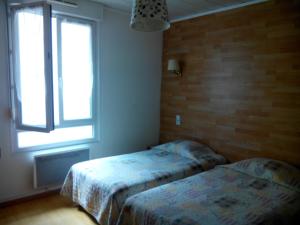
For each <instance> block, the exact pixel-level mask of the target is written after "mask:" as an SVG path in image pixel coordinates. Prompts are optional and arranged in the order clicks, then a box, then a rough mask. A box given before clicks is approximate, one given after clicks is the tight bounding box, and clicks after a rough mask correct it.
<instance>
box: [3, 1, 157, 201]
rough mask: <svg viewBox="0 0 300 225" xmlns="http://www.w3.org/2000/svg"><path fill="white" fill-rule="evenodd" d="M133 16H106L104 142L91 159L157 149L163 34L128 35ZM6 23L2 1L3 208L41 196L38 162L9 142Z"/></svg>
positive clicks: (101, 82)
mask: <svg viewBox="0 0 300 225" xmlns="http://www.w3.org/2000/svg"><path fill="white" fill-rule="evenodd" d="M128 24H129V16H128V15H124V14H120V13H117V12H114V11H110V10H104V18H103V21H102V22H101V24H100V43H99V46H100V53H101V55H100V60H99V61H100V77H99V84H98V85H99V87H100V90H99V91H100V94H99V98H98V100H97V104H98V107H97V108H98V114H99V117H100V141H99V143H95V144H92V145H91V149H92V151H91V156H92V158H97V157H103V156H109V155H116V154H121V153H127V152H133V151H137V150H141V149H145V148H146V147H147V146H149V145H152V144H157V143H158V138H159V113H160V108H159V107H160V82H161V55H162V34H161V33H156V34H154V33H146V34H145V33H138V32H134V31H131V30H130V29H129V26H128ZM7 65H8V56H7V34H6V18H5V8H4V4H3V0H0V148H1V149H2V151H1V158H0V202H3V201H6V200H10V199H14V198H18V197H23V196H26V195H31V194H34V193H36V192H37V191H36V190H33V189H32V169H33V156H34V155H35V154H38V153H41V152H13V151H12V149H11V141H10V129H9V127H10V120H9V117H8V115H7V114H8V110H9V89H8V84H9V82H8V79H9V77H8V66H7Z"/></svg>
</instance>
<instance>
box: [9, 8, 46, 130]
mask: <svg viewBox="0 0 300 225" xmlns="http://www.w3.org/2000/svg"><path fill="white" fill-rule="evenodd" d="M42 13H43V9H42V8H41V7H38V8H34V9H22V10H19V11H17V12H16V17H15V18H16V23H17V27H16V32H17V34H18V40H17V43H16V44H17V45H16V46H18V47H19V48H18V50H17V52H18V53H19V54H18V55H17V57H18V61H19V63H18V61H17V64H18V65H19V77H16V80H17V83H18V84H19V85H18V86H19V89H18V99H19V101H20V102H21V103H22V106H21V111H22V124H24V125H29V126H41V127H46V99H45V97H46V96H45V73H44V26H43V16H42Z"/></svg>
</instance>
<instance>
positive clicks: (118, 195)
mask: <svg viewBox="0 0 300 225" xmlns="http://www.w3.org/2000/svg"><path fill="white" fill-rule="evenodd" d="M220 159H224V158H223V157H221V156H220V155H216V154H210V155H203V156H201V157H200V158H199V159H198V160H193V159H189V158H187V157H182V156H180V155H179V154H176V153H172V152H169V151H165V150H162V149H152V150H149V151H142V152H138V153H131V154H126V155H120V156H113V157H108V158H102V159H96V160H91V161H87V162H82V163H78V164H75V165H74V166H72V168H71V169H70V171H69V173H68V175H67V177H66V179H65V182H64V185H63V187H62V190H61V194H62V195H64V196H68V197H70V198H71V199H72V200H73V202H75V203H77V204H79V205H80V206H82V207H83V208H84V209H85V210H86V211H87V212H88V213H90V214H91V215H92V216H94V217H95V219H96V220H97V221H98V222H99V223H100V224H101V225H115V224H116V222H117V220H118V217H119V215H120V212H121V209H122V207H123V205H124V203H125V200H126V199H127V198H128V197H129V196H132V195H134V194H137V193H139V192H142V191H145V190H148V189H150V188H153V187H156V186H158V185H162V184H166V183H169V182H171V181H174V180H178V179H182V178H185V177H187V176H191V175H194V174H196V173H199V172H201V171H203V170H207V169H211V168H213V167H214V166H215V165H217V164H221V163H224V161H223V160H221V161H220Z"/></svg>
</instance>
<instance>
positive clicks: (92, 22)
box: [7, 2, 99, 152]
mask: <svg viewBox="0 0 300 225" xmlns="http://www.w3.org/2000/svg"><path fill="white" fill-rule="evenodd" d="M27 4H28V5H37V4H40V2H38V3H27ZM10 7H11V6H8V7H7V8H8V24H9V26H8V30H9V34H10V35H12V27H13V26H12V22H13V21H12V18H11V12H10V10H9V8H10ZM13 7H15V6H13ZM16 7H18V6H16ZM11 8H12V7H11ZM47 15H49V14H47ZM52 17H55V18H56V19H57V26H59V22H58V21H60V23H61V21H63V20H67V21H75V22H76V23H84V24H87V23H88V24H90V25H91V28H92V60H93V87H92V88H93V90H92V98H91V99H92V100H91V107H92V115H91V119H83V120H68V121H65V120H63V106H62V101H63V99H62V97H63V96H62V92H63V89H62V86H61V87H60V88H59V89H60V90H59V104H60V105H59V125H58V126H55V125H54V110H53V108H52V113H53V114H52V115H53V117H52V122H53V126H54V129H55V128H58V129H59V128H67V127H78V126H85V125H91V126H93V138H89V139H82V140H75V141H66V142H59V143H53V144H45V145H38V146H31V147H25V148H20V147H19V146H18V133H19V132H28V131H29V130H28V129H27V130H22V127H17V126H16V122H17V120H16V114H17V109H16V108H15V105H16V104H15V103H14V101H15V99H16V97H17V96H16V94H17V93H16V88H15V81H14V75H13V68H14V64H13V62H14V60H13V58H11V60H10V79H11V96H12V97H11V99H12V118H13V119H12V126H11V139H12V148H13V151H16V152H24V151H38V150H47V149H54V148H64V147H68V146H74V145H81V144H89V143H95V142H98V141H99V131H98V127H99V124H98V123H99V122H98V118H97V101H96V97H97V95H98V84H97V83H98V76H97V74H98V63H97V62H98V61H97V58H98V50H97V47H98V45H97V41H98V26H97V20H93V19H86V18H84V19H82V18H80V17H76V16H70V15H66V14H64V13H60V12H59V13H58V12H54V13H53V12H52V13H51V14H50V30H51V20H52ZM57 31H58V29H57ZM49 34H50V38H51V39H52V32H50V33H49ZM57 35H61V33H60V32H57ZM48 38H49V37H48ZM51 39H48V40H51ZM57 41H58V43H57V44H58V49H59V48H61V38H58V39H57ZM12 43H13V42H12V41H11V40H9V46H10V51H9V52H10V57H13V50H12ZM50 44H52V40H51V41H50ZM48 47H51V51H50V52H52V46H51V45H50V46H48ZM57 53H58V57H59V58H58V73H59V77H60V78H61V76H62V74H61V68H62V67H61V65H60V64H61V49H59V50H58V51H57ZM48 56H49V51H48ZM50 58H51V85H52V94H51V97H52V106H53V79H52V78H53V76H52V55H51V57H50ZM47 82H49V81H47ZM59 85H60V84H59ZM31 131H41V130H39V129H32V130H31Z"/></svg>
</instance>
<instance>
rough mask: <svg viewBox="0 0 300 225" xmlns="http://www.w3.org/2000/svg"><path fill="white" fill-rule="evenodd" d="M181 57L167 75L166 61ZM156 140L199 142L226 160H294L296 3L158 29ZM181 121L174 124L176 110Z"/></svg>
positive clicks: (299, 57) (299, 53) (298, 143)
mask: <svg viewBox="0 0 300 225" xmlns="http://www.w3.org/2000/svg"><path fill="white" fill-rule="evenodd" d="M170 58H176V59H178V60H179V61H180V62H181V65H182V69H183V76H182V77H180V78H176V77H172V76H171V75H170V74H168V71H167V61H168V59H170ZM163 68H164V69H163V70H164V71H163V81H162V96H161V138H160V139H161V142H165V141H169V140H174V139H178V138H188V139H194V140H198V141H201V142H204V143H206V144H208V145H210V146H211V147H212V148H214V149H215V150H216V151H218V152H220V153H221V154H223V155H225V156H226V157H227V158H228V159H229V160H231V161H236V160H240V159H244V158H249V157H255V156H265V157H271V158H275V159H280V160H284V161H287V162H289V163H292V164H295V165H300V1H299V0H296V1H293V0H280V1H269V2H266V3H261V4H257V5H253V6H248V7H244V8H240V9H236V10H230V11H226V12H223V13H216V14H213V15H208V16H204V17H199V18H196V19H192V20H187V21H183V22H178V23H175V24H172V27H171V29H170V30H168V31H166V32H165V34H164V53H163ZM176 114H180V115H181V116H182V125H181V126H176V125H175V115H176Z"/></svg>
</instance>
